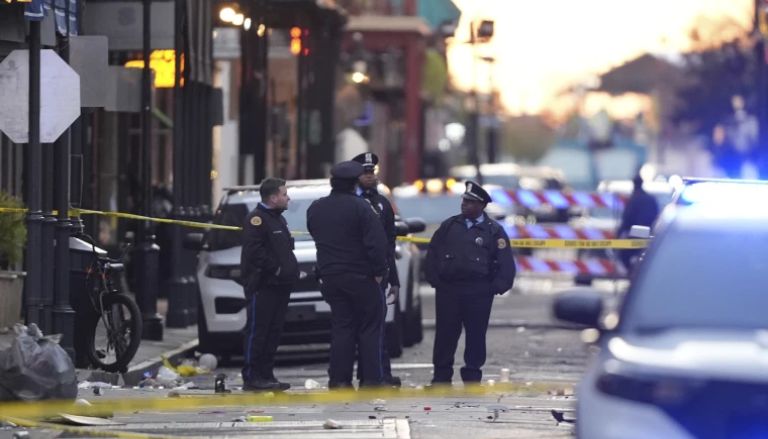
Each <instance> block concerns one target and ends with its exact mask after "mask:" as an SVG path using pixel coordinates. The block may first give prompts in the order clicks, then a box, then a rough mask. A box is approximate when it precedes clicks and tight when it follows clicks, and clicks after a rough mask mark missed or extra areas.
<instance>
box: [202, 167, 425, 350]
mask: <svg viewBox="0 0 768 439" xmlns="http://www.w3.org/2000/svg"><path fill="white" fill-rule="evenodd" d="M287 186H288V195H289V196H290V197H291V201H290V203H289V204H288V210H287V211H285V212H284V213H283V215H284V217H285V219H286V221H287V222H288V228H289V229H290V230H291V231H292V232H295V233H294V238H295V241H296V245H295V250H294V253H295V254H296V259H297V260H298V262H299V271H300V275H299V277H300V278H299V280H298V282H297V284H296V286H295V287H294V290H293V291H292V292H291V298H290V302H289V306H288V312H287V314H286V319H285V327H284V331H283V336H282V339H281V341H280V343H281V344H310V343H327V342H329V341H330V329H331V325H330V316H331V310H330V307H329V305H328V304H327V303H326V302H325V301H323V298H322V296H321V294H320V285H319V283H318V281H317V279H316V277H315V274H314V267H315V262H316V260H317V256H316V250H315V243H314V242H313V241H312V237H311V236H310V235H309V233H306V230H307V227H306V212H307V208H309V205H310V204H312V202H313V201H314V200H316V199H318V198H320V197H323V196H326V195H328V194H329V193H330V190H331V187H330V185H329V184H328V180H301V181H298V180H297V181H289V182H288V184H287ZM381 190H382V191H384V192H385V193H386V192H387V191H388V189H386V187H384V186H382V187H381ZM224 191H225V194H224V196H223V198H222V200H221V202H220V203H219V206H218V208H217V209H216V214H215V217H214V221H213V222H214V223H215V224H221V225H229V226H242V223H243V221H244V219H245V218H246V216H247V214H248V212H250V211H251V210H253V209H254V208H255V207H256V204H257V203H258V202H259V201H260V200H261V197H260V195H259V190H258V186H243V187H233V188H227V189H225V190H224ZM421 229H423V223H420V222H419V221H410V222H400V224H398V230H399V233H401V234H407V233H409V232H410V231H411V230H413V231H419V230H421ZM200 250H201V251H200V253H199V257H198V258H199V262H198V270H197V279H198V285H199V289H200V302H199V309H198V325H197V328H198V335H199V337H198V338H199V343H200V344H199V350H200V351H201V352H210V353H214V354H217V355H219V356H223V357H228V356H230V355H237V354H240V353H241V352H242V336H241V331H242V329H243V327H244V326H245V322H246V309H245V296H244V292H243V287H242V286H240V285H239V284H238V283H237V282H236V281H235V280H236V279H238V278H239V277H240V253H241V234H240V232H233V231H222V230H211V231H209V232H208V233H207V234H206V236H205V239H204V241H203V245H202V246H201V247H200ZM396 254H397V270H398V274H399V275H400V283H401V288H400V297H399V298H398V300H397V301H396V303H395V304H392V305H389V309H388V311H387V322H386V343H387V348H388V350H389V353H390V356H393V357H397V356H399V355H400V354H401V353H402V349H403V346H411V345H413V344H414V343H418V342H420V341H421V339H422V325H421V298H420V296H419V289H418V286H419V279H418V274H419V271H420V270H419V263H420V258H419V252H418V249H417V248H416V247H415V245H413V244H410V243H403V242H398V246H397V251H396Z"/></svg>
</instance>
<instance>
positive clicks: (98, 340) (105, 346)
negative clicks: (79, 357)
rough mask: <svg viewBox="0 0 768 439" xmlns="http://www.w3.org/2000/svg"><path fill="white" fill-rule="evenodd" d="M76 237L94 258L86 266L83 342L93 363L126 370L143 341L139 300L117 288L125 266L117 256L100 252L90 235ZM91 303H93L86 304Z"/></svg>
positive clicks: (101, 366)
mask: <svg viewBox="0 0 768 439" xmlns="http://www.w3.org/2000/svg"><path fill="white" fill-rule="evenodd" d="M76 237H78V238H81V239H83V240H84V241H86V242H87V243H89V244H90V245H91V247H92V251H93V256H94V257H93V261H92V262H91V264H90V265H89V266H88V268H87V269H86V281H87V282H86V285H88V287H89V291H88V300H87V301H85V303H86V306H84V307H81V309H80V310H78V313H79V314H80V313H84V315H81V316H78V318H83V319H84V321H82V322H81V323H82V324H83V326H82V328H83V332H84V334H83V336H84V337H86V339H85V340H82V342H83V344H82V346H83V347H84V349H85V354H86V356H87V357H88V360H89V361H90V363H91V364H92V365H93V366H95V367H97V368H99V369H103V370H105V371H107V372H120V373H125V372H126V371H127V369H128V363H130V361H131V360H132V359H133V357H134V355H136V351H137V350H138V348H139V343H140V342H141V331H142V317H141V311H140V310H139V307H138V305H136V302H135V301H134V300H133V299H132V298H131V297H129V296H128V295H126V294H123V293H121V292H120V291H119V290H118V287H117V282H116V280H115V279H114V277H115V276H116V275H117V274H118V273H121V272H123V271H124V270H125V266H124V265H123V263H122V262H121V261H120V260H118V259H111V258H108V257H106V256H102V255H100V254H99V253H98V252H97V250H96V244H95V243H94V241H93V238H91V237H90V236H88V235H85V234H78V235H76ZM87 305H90V306H87Z"/></svg>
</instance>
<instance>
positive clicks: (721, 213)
mask: <svg viewBox="0 0 768 439" xmlns="http://www.w3.org/2000/svg"><path fill="white" fill-rule="evenodd" d="M767 197H768V184H766V183H765V182H738V181H690V182H688V184H687V185H686V186H685V187H684V188H683V190H682V192H681V193H680V194H679V195H676V196H675V202H674V203H672V204H670V205H668V206H667V207H666V208H665V210H664V211H663V212H662V214H661V217H660V219H659V221H658V223H657V226H656V229H655V236H654V237H653V238H652V240H651V243H650V247H649V248H648V250H647V252H646V254H645V257H644V258H643V260H642V261H641V263H640V264H639V266H638V267H637V270H636V272H635V274H634V277H633V282H632V283H631V285H630V287H629V290H628V291H627V293H626V295H625V296H624V297H623V300H622V303H621V305H620V307H619V312H618V313H613V312H609V313H607V314H605V313H604V312H603V308H604V307H603V296H602V295H601V293H600V292H598V291H597V290H594V289H592V288H586V287H582V288H580V289H575V290H572V291H569V292H566V293H564V294H562V295H561V296H559V297H558V298H557V299H556V301H555V304H554V312H555V315H556V316H557V317H558V318H560V319H562V320H566V321H569V322H572V323H577V324H581V325H585V326H587V327H590V328H592V330H591V332H592V333H593V334H594V335H596V336H597V337H596V338H595V340H596V343H597V344H598V346H599V347H600V350H599V351H598V353H597V355H596V357H595V358H594V359H593V361H592V362H591V364H590V365H589V367H588V369H587V372H586V374H585V376H584V378H583V379H582V380H581V382H580V383H579V385H578V388H577V396H578V398H577V403H576V413H577V422H576V434H577V437H579V438H590V439H618V438H622V439H623V438H628V437H630V438H635V437H637V438H641V437H642V438H665V439H675V438H681V439H683V438H685V439H689V438H759V437H768V397H766V395H767V394H768V369H766V367H765V358H766V346H768V331H767V330H766V328H768V319H767V318H766V313H765V309H766V308H768V294H766V291H765V285H767V284H768V266H766V261H767V260H768V208H766V207H765V206H764V205H763V204H762V203H755V202H754V200H763V199H766V198H767Z"/></svg>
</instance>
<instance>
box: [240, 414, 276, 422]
mask: <svg viewBox="0 0 768 439" xmlns="http://www.w3.org/2000/svg"><path fill="white" fill-rule="evenodd" d="M245 420H246V421H248V422H272V416H269V415H249V416H246V417H245Z"/></svg>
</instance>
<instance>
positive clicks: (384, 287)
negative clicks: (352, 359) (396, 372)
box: [357, 280, 398, 380]
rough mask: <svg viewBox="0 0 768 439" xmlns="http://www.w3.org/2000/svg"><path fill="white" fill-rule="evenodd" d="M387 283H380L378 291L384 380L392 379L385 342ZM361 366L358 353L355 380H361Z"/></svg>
mask: <svg viewBox="0 0 768 439" xmlns="http://www.w3.org/2000/svg"><path fill="white" fill-rule="evenodd" d="M388 285H389V283H388V282H387V281H386V280H385V281H383V282H382V283H381V286H380V289H381V294H382V296H384V310H383V313H384V318H382V319H381V337H382V342H381V372H382V374H383V376H384V380H387V379H391V378H392V361H391V359H390V358H389V351H387V342H386V340H385V338H386V336H387V331H386V328H387V309H388V308H389V307H388V306H387V287H388ZM395 306H398V303H397V302H395ZM361 364H362V361H360V353H359V351H358V356H357V379H359V380H362V379H363V368H362V367H361V366H360V365H361Z"/></svg>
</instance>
